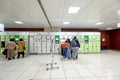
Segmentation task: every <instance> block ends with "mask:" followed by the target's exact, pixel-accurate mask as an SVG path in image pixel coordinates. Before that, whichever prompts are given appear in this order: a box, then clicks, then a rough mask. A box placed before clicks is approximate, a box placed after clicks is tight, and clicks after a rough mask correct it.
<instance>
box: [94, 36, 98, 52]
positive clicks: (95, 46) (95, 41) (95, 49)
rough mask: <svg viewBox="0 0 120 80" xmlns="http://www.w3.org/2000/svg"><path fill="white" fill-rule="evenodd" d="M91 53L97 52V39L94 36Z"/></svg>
mask: <svg viewBox="0 0 120 80" xmlns="http://www.w3.org/2000/svg"><path fill="white" fill-rule="evenodd" d="M93 52H97V39H96V35H94V36H93Z"/></svg>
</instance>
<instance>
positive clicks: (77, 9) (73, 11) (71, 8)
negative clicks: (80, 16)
mask: <svg viewBox="0 0 120 80" xmlns="http://www.w3.org/2000/svg"><path fill="white" fill-rule="evenodd" d="M79 9H80V7H70V8H69V9H68V13H71V14H74V13H77V12H78V11H79Z"/></svg>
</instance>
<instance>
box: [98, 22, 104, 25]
mask: <svg viewBox="0 0 120 80" xmlns="http://www.w3.org/2000/svg"><path fill="white" fill-rule="evenodd" d="M103 23H104V22H97V23H96V25H101V24H103Z"/></svg>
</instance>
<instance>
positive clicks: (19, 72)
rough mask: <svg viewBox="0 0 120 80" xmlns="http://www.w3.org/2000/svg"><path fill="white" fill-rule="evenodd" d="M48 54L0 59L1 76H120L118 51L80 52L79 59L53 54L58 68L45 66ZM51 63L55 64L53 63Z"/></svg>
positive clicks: (108, 79)
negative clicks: (8, 59)
mask: <svg viewBox="0 0 120 80" xmlns="http://www.w3.org/2000/svg"><path fill="white" fill-rule="evenodd" d="M50 62H51V56H50V55H31V56H28V57H26V58H21V59H15V60H11V61H7V60H2V61H0V80H120V52H118V51H102V52H101V53H96V54H79V58H78V60H68V59H63V58H62V56H61V55H56V54H55V55H54V62H57V65H55V66H58V67H59V69H54V70H46V69H47V68H50V65H48V66H47V65H46V64H47V63H50ZM55 66H54V67H55Z"/></svg>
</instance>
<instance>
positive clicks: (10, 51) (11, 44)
mask: <svg viewBox="0 0 120 80" xmlns="http://www.w3.org/2000/svg"><path fill="white" fill-rule="evenodd" d="M15 47H16V43H15V42H14V39H10V41H9V42H8V43H7V44H6V49H7V58H8V60H11V59H14V58H15V50H14V49H15Z"/></svg>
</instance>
